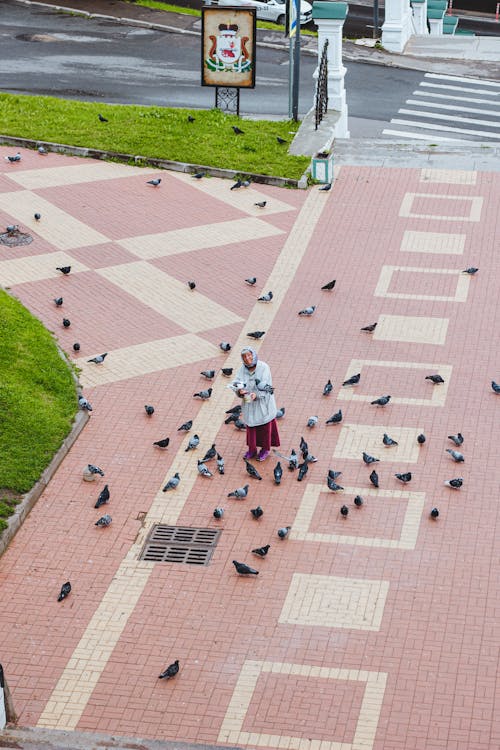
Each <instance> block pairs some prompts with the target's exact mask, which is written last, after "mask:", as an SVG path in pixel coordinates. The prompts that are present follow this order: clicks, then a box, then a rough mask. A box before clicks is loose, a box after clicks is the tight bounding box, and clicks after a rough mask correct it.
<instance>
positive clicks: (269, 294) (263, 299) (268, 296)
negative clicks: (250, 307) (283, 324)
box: [257, 292, 273, 302]
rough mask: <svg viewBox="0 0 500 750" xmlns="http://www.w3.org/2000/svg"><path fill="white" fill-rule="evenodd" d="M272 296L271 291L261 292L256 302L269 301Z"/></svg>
mask: <svg viewBox="0 0 500 750" xmlns="http://www.w3.org/2000/svg"><path fill="white" fill-rule="evenodd" d="M272 298H273V293H272V292H267V294H263V295H262V296H261V297H257V301H258V302H271V300H272Z"/></svg>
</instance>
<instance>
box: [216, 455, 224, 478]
mask: <svg viewBox="0 0 500 750" xmlns="http://www.w3.org/2000/svg"><path fill="white" fill-rule="evenodd" d="M217 471H218V472H219V474H224V459H223V458H222V456H221V454H220V453H217Z"/></svg>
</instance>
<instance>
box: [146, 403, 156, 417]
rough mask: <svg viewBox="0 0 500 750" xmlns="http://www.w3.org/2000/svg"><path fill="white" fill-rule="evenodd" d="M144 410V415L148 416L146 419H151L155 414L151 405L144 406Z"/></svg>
mask: <svg viewBox="0 0 500 750" xmlns="http://www.w3.org/2000/svg"><path fill="white" fill-rule="evenodd" d="M144 410H145V412H146V414H147V415H148V417H152V416H153V414H154V413H155V408H154V406H151V404H146V405H145V406H144Z"/></svg>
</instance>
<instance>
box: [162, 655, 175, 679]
mask: <svg viewBox="0 0 500 750" xmlns="http://www.w3.org/2000/svg"><path fill="white" fill-rule="evenodd" d="M178 671H179V659H176V660H175V661H174V662H173V664H170V665H169V666H168V667H167V668H166V669H165V670H164V671H163V672H162V673H161V675H159V676H158V679H159V680H169V679H170V678H171V677H175V675H176V674H177V673H178Z"/></svg>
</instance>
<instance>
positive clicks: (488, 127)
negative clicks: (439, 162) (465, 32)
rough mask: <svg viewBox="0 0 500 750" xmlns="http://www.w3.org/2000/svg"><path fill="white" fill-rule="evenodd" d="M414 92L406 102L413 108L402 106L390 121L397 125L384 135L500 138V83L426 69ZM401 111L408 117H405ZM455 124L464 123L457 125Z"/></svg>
mask: <svg viewBox="0 0 500 750" xmlns="http://www.w3.org/2000/svg"><path fill="white" fill-rule="evenodd" d="M411 96H412V97H415V98H411V99H407V100H406V102H405V104H406V105H409V106H410V107H411V108H409V107H405V106H404V105H403V106H402V107H401V109H399V110H398V112H397V115H396V116H395V117H393V118H392V119H391V121H390V125H392V126H394V125H396V126H397V128H394V127H391V128H386V129H384V130H383V131H382V134H383V135H384V136H387V137H390V138H394V137H396V138H401V139H405V140H408V139H416V140H425V139H427V138H432V139H433V140H435V141H436V140H443V141H457V142H461V143H463V142H464V141H485V142H488V143H492V142H495V141H500V83H498V82H496V81H487V80H482V79H478V78H462V77H459V76H449V75H440V74H439V73H426V74H425V76H424V79H423V80H422V81H421V82H420V84H419V88H418V89H417V90H416V91H413V93H412V94H411ZM471 105H472V106H471ZM473 105H481V107H478V106H473ZM398 115H405V117H404V119H402V118H401V117H398ZM477 115H481V118H478V117H477ZM409 118H411V119H409ZM453 124H456V125H459V126H460V127H453ZM467 126H470V127H467ZM425 131H428V132H427V133H426V132H425Z"/></svg>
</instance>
